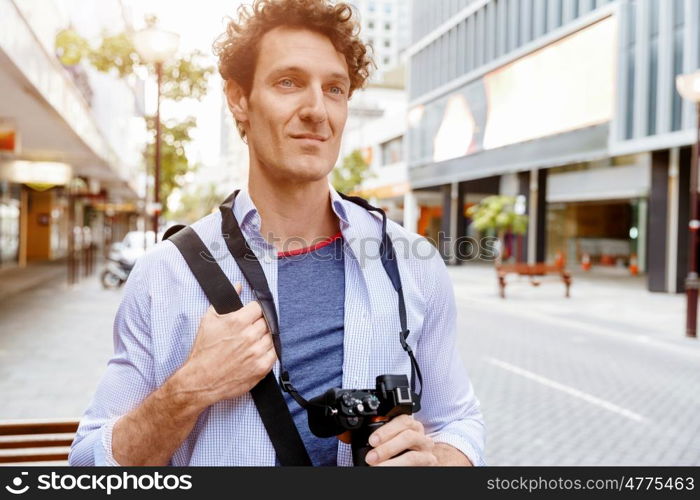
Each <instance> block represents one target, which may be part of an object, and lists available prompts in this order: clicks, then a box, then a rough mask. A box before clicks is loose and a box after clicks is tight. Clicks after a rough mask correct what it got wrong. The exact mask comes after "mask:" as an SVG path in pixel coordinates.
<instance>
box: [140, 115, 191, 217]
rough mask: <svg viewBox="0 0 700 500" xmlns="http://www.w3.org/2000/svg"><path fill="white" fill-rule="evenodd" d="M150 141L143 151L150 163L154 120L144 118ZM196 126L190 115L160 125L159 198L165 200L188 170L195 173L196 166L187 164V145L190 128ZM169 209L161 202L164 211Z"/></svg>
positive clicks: (154, 131)
mask: <svg viewBox="0 0 700 500" xmlns="http://www.w3.org/2000/svg"><path fill="white" fill-rule="evenodd" d="M146 124H147V127H148V133H149V136H150V141H149V143H148V145H147V146H146V149H145V150H144V153H143V157H144V164H145V165H148V166H151V165H152V163H153V161H152V159H153V158H154V156H155V148H156V145H155V135H156V120H155V118H154V117H152V116H149V117H148V118H147V119H146ZM196 126H197V120H196V119H195V118H194V117H192V116H189V117H187V118H186V119H185V120H183V121H181V122H177V121H170V120H169V121H167V122H165V123H163V124H162V125H161V128H160V134H161V146H160V154H161V173H160V175H161V178H160V194H161V200H163V201H164V202H165V201H167V199H168V197H169V196H170V193H172V192H173V190H174V189H175V188H178V187H181V186H182V184H183V181H184V177H185V174H186V173H187V172H195V171H196V170H197V167H198V165H194V164H192V163H190V160H189V158H188V157H187V153H186V149H185V148H186V146H187V145H188V144H189V143H190V142H191V141H192V136H191V133H190V132H191V130H192V129H193V128H195V127H196ZM166 212H168V206H167V203H163V213H166Z"/></svg>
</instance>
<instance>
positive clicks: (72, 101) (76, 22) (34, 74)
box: [0, 0, 146, 268]
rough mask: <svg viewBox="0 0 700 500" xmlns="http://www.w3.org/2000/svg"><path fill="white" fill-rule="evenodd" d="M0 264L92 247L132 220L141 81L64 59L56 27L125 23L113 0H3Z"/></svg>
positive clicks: (95, 28)
mask: <svg viewBox="0 0 700 500" xmlns="http://www.w3.org/2000/svg"><path fill="white" fill-rule="evenodd" d="M0 19H2V29H1V30H0V95H1V97H0V241H1V242H2V245H0V248H1V252H0V268H7V267H23V266H25V265H27V263H28V262H47V261H55V260H58V259H62V258H64V257H66V256H67V255H68V254H69V253H70V250H75V249H80V248H82V247H87V246H89V243H90V242H92V243H93V246H94V247H95V248H96V249H97V250H99V249H100V248H102V246H103V245H107V244H109V243H110V242H111V241H115V240H118V239H121V237H123V235H124V234H125V233H126V232H127V231H128V230H129V229H130V228H133V227H135V225H136V219H137V217H138V212H139V206H138V203H137V200H138V199H139V197H140V196H139V191H140V190H145V186H140V184H141V183H142V182H144V181H143V179H144V178H143V175H141V176H139V174H138V172H137V167H138V166H139V165H140V164H141V161H142V160H141V151H142V149H143V145H144V143H145V139H146V137H145V130H144V125H143V120H142V119H139V118H138V117H139V116H141V115H142V114H143V111H142V109H141V108H142V102H143V93H142V88H143V85H142V82H141V81H140V80H139V79H138V78H137V77H136V76H132V77H130V79H129V80H128V81H124V80H119V79H117V78H112V77H111V76H109V75H105V74H101V73H98V72H97V71H96V70H94V69H92V68H91V67H88V66H87V65H78V66H73V67H70V68H68V67H64V66H62V65H61V63H60V62H59V59H58V58H57V57H56V55H55V49H54V43H55V36H56V33H57V32H58V31H59V30H60V29H63V28H66V27H68V26H72V27H75V28H76V29H79V30H80V31H81V32H83V33H86V34H87V35H92V34H99V33H100V31H101V30H103V29H106V28H108V29H109V30H119V29H125V28H126V27H127V25H128V24H129V22H130V20H129V15H128V12H126V11H125V10H124V8H123V6H122V4H121V2H119V1H118V0H107V1H101V2H90V3H84V2H83V3H76V2H72V1H69V0H64V1H61V0H55V1H50V0H23V1H21V2H16V1H12V0H0Z"/></svg>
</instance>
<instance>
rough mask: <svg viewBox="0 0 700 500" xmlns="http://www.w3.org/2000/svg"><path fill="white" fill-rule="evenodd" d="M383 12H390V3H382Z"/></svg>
mask: <svg viewBox="0 0 700 500" xmlns="http://www.w3.org/2000/svg"><path fill="white" fill-rule="evenodd" d="M384 13H385V14H391V4H390V3H385V4H384Z"/></svg>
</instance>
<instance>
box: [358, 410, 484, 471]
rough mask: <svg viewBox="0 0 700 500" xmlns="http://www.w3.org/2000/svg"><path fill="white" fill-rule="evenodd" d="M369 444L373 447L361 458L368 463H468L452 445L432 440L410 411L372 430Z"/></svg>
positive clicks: (418, 465)
mask: <svg viewBox="0 0 700 500" xmlns="http://www.w3.org/2000/svg"><path fill="white" fill-rule="evenodd" d="M369 444H370V445H372V446H373V447H374V449H373V450H372V451H370V452H369V453H368V454H367V457H366V459H365V460H366V461H367V463H368V464H369V465H371V466H380V467H391V466H395V467H397V466H414V467H416V466H417V467H420V466H434V465H472V464H471V462H470V461H469V459H467V457H466V456H464V455H463V454H462V453H461V452H459V451H458V450H457V449H455V448H453V447H452V446H449V445H447V444H444V443H435V442H434V441H433V439H432V438H431V437H430V436H427V435H426V434H425V429H424V428H423V424H422V423H420V422H419V421H418V420H416V419H415V418H413V417H412V416H411V415H400V416H398V417H396V418H394V419H392V420H390V421H389V422H388V423H386V424H385V425H383V426H382V427H380V428H379V429H377V430H376V431H374V433H372V435H371V436H370V438H369Z"/></svg>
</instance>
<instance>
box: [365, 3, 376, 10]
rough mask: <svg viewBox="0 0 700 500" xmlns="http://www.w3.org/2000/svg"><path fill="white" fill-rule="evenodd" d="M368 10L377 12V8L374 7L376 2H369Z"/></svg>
mask: <svg viewBox="0 0 700 500" xmlns="http://www.w3.org/2000/svg"><path fill="white" fill-rule="evenodd" d="M367 10H368V11H370V12H374V11H375V10H376V6H375V5H374V2H369V4H368V5H367Z"/></svg>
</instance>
